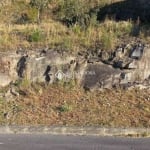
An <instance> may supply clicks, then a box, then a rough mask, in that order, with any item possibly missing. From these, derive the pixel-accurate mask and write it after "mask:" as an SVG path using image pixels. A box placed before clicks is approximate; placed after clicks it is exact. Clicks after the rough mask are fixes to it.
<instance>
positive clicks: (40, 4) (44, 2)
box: [30, 0, 51, 22]
mask: <svg viewBox="0 0 150 150" xmlns="http://www.w3.org/2000/svg"><path fill="white" fill-rule="evenodd" d="M50 1H51V0H31V1H30V5H31V6H32V7H34V8H36V9H37V10H38V15H37V21H38V22H40V21H41V13H42V12H43V10H44V8H47V7H48V4H49V3H50Z"/></svg>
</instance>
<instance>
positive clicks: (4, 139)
mask: <svg viewBox="0 0 150 150" xmlns="http://www.w3.org/2000/svg"><path fill="white" fill-rule="evenodd" d="M0 150H150V138H141V139H132V138H116V137H91V136H88V137H85V136H62V135H61V136H58V135H57V136H52V135H0Z"/></svg>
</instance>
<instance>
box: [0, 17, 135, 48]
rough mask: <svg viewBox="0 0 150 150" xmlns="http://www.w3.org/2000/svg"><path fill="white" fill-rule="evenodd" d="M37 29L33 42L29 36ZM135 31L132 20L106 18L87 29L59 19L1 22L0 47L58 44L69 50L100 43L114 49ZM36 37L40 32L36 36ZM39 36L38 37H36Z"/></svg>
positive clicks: (103, 46)
mask: <svg viewBox="0 0 150 150" xmlns="http://www.w3.org/2000/svg"><path fill="white" fill-rule="evenodd" d="M36 30H38V31H40V33H39V36H40V38H39V40H37V41H34V40H33V41H30V40H29V37H30V36H32V35H33V34H34V32H35V31H36ZM131 30H132V23H130V22H118V23H115V22H114V21H109V20H106V21H105V22H104V23H103V24H98V25H97V26H96V27H95V26H92V25H91V26H89V27H88V28H87V29H86V30H84V29H82V28H81V27H80V26H79V25H74V26H73V27H72V28H67V27H66V26H64V25H62V24H61V23H59V22H56V21H54V20H50V21H49V22H47V23H41V24H40V25H37V24H26V25H6V24H0V32H1V35H0V49H1V51H4V50H16V49H17V48H20V47H21V48H26V49H30V48H31V49H32V48H34V47H36V48H38V47H51V48H53V47H57V46H62V48H64V49H68V50H73V51H74V50H79V49H82V48H85V49H86V48H89V47H93V46H96V44H101V45H102V48H104V49H106V50H108V49H113V48H114V47H115V46H116V44H117V41H118V40H119V37H120V36H122V35H124V34H126V35H129V34H130V32H131ZM35 36H37V35H35ZM35 38H36V37H35Z"/></svg>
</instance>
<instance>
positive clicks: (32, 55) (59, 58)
mask: <svg viewBox="0 0 150 150" xmlns="http://www.w3.org/2000/svg"><path fill="white" fill-rule="evenodd" d="M149 60H150V48H149V46H146V45H144V44H142V43H141V42H138V43H131V44H124V45H120V46H118V47H117V48H116V49H115V50H114V51H111V52H107V51H103V50H100V49H98V50H94V51H93V50H87V51H81V52H79V53H78V54H74V55H73V54H72V55H71V54H68V53H67V52H65V51H57V50H50V49H47V50H38V51H28V52H24V51H17V52H16V53H1V54H0V86H7V85H9V84H10V83H13V82H15V81H16V80H18V79H24V78H25V79H27V80H29V81H30V82H45V83H46V84H51V83H54V82H57V81H59V80H63V82H69V81H71V80H75V81H76V83H78V84H80V85H81V86H82V87H83V88H85V89H86V90H94V89H103V88H113V87H123V88H129V87H136V86H137V87H140V88H147V87H149V86H150V63H149Z"/></svg>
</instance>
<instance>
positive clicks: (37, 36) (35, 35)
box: [28, 29, 44, 42]
mask: <svg viewBox="0 0 150 150" xmlns="http://www.w3.org/2000/svg"><path fill="white" fill-rule="evenodd" d="M43 38H44V36H43V34H42V31H41V30H39V29H36V30H34V31H33V32H32V33H31V34H30V35H29V37H28V41H29V42H40V41H42V40H43Z"/></svg>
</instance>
